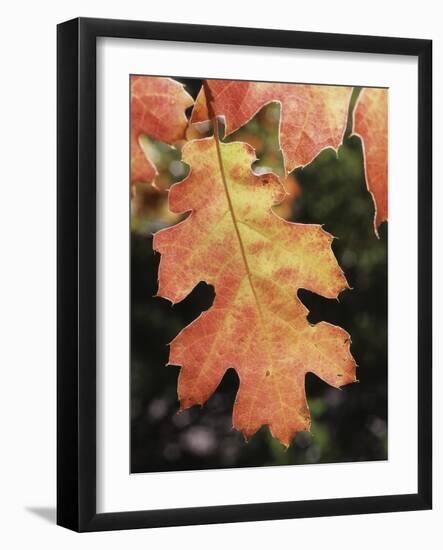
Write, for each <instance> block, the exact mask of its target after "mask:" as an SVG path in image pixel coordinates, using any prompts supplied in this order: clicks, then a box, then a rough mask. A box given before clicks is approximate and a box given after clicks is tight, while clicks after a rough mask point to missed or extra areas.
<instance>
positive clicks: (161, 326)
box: [131, 80, 388, 472]
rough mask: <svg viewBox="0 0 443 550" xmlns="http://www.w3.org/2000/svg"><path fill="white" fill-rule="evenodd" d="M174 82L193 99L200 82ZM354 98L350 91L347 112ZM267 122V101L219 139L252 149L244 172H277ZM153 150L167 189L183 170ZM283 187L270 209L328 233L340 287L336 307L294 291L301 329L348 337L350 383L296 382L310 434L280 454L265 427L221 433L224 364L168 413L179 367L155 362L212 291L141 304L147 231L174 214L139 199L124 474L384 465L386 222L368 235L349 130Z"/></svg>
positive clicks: (225, 406)
mask: <svg viewBox="0 0 443 550" xmlns="http://www.w3.org/2000/svg"><path fill="white" fill-rule="evenodd" d="M182 82H183V83H184V84H185V85H186V86H187V88H188V90H189V91H190V93H192V94H193V95H194V97H195V96H196V94H197V92H198V90H199V89H200V85H201V81H198V80H182ZM357 94H358V90H357V91H356V92H355V93H354V96H353V101H352V103H351V109H352V104H353V102H354V101H355V99H356V96H357ZM278 120H279V106H278V105H277V104H271V105H269V106H266V107H265V108H264V109H262V110H261V111H260V112H259V113H257V115H256V116H255V117H254V118H253V119H252V120H251V121H250V122H249V123H248V124H247V125H246V126H245V127H243V128H241V129H240V130H238V132H236V133H235V134H233V135H232V136H230V137H229V140H230V141H231V140H245V141H247V142H248V143H251V144H252V145H253V146H254V147H255V148H256V151H257V156H258V159H259V160H258V161H257V163H255V164H254V167H253V168H254V170H256V171H260V170H261V171H268V170H270V169H272V170H274V171H276V172H277V173H280V174H281V168H282V157H281V152H280V150H279V149H278ZM205 131H209V129H208V128H207V129H206V130H205ZM202 135H206V134H204V133H203V134H202ZM153 146H154V147H156V144H155V143H154V145H153ZM158 150H159V151H160V154H163V155H164V156H163V158H162V159H160V165H161V163H162V162H163V166H164V169H162V170H163V172H165V171H168V170H169V171H170V172H171V170H172V172H171V174H172V175H171V174H170V176H168V178H169V183H168V182H167V178H166V179H165V181H166V183H165V184H164V185H165V189H167V187H168V185H170V184H171V183H173V182H174V181H177V180H179V179H182V177H183V174H184V173H185V172H184V171H183V170H186V169H187V168H184V169H183V170H182V169H181V168H180V167H179V164H182V163H180V162H179V151H176V152H173V153H172V156H171V151H166V150H163V153H162V152H161V151H162V150H161V147H159V149H158ZM174 163H175V164H174ZM177 163H178V164H177ZM183 166H184V165H183ZM279 171H280V172H279ZM289 183H290V185H291V186H293V188H291V190H290V191H291V194H290V195H289V196H288V200H287V203H286V204H284V205H282V207H277V208H276V210H277V211H278V213H279V214H280V215H282V216H284V217H286V218H287V219H290V220H291V221H295V222H302V223H316V224H322V225H323V226H324V229H325V230H326V231H328V232H330V233H331V234H332V235H334V236H335V237H336V239H335V240H334V242H333V250H334V253H335V255H336V256H337V259H338V262H339V264H340V266H341V267H342V269H343V270H344V272H345V274H346V277H347V279H348V282H349V284H350V286H351V287H352V290H349V291H345V292H344V293H342V294H341V295H340V298H339V300H328V299H326V298H323V297H321V296H318V295H316V294H313V293H311V292H308V291H306V290H299V292H298V296H299V298H300V299H301V300H302V301H303V302H304V304H305V305H306V306H307V307H308V309H309V311H310V313H309V317H308V318H309V320H310V321H311V322H313V323H316V322H319V321H322V320H324V321H329V322H331V323H334V324H336V325H339V326H341V327H343V328H344V329H346V330H347V331H348V332H349V333H350V334H351V337H352V346H351V350H352V353H353V355H354V357H355V359H356V361H357V364H358V365H359V369H358V378H359V383H358V384H352V385H349V386H345V387H344V388H342V390H336V389H334V388H331V387H329V386H328V385H327V384H325V383H324V382H322V381H321V380H320V379H318V378H317V377H316V376H314V375H308V376H307V378H306V392H307V396H308V402H309V408H310V411H311V416H312V429H311V433H299V434H297V437H296V438H295V440H294V442H293V444H292V445H291V446H290V448H289V449H288V450H287V451H286V450H285V449H284V448H283V446H282V445H281V444H280V443H278V441H276V440H275V439H274V438H272V437H271V435H270V433H269V430H268V428H267V427H262V428H261V429H260V430H259V432H258V433H257V434H256V435H254V436H253V437H252V438H251V440H250V441H249V442H248V443H245V440H244V438H243V436H242V435H241V434H240V433H238V432H237V431H235V430H234V429H233V428H232V421H231V415H232V407H233V404H234V400H235V395H236V392H237V389H238V377H237V374H236V373H235V371H234V370H232V369H230V370H229V371H228V372H227V373H226V375H225V377H224V378H223V380H222V382H221V384H220V386H219V388H218V389H217V391H216V392H215V393H214V395H213V396H212V397H211V398H210V399H209V401H208V402H207V403H206V404H205V406H204V407H201V408H200V407H192V408H191V409H188V410H186V411H184V412H182V413H177V409H178V402H177V390H176V387H177V376H178V372H179V368H178V367H173V366H170V367H166V366H165V365H166V363H167V361H168V353H169V351H168V343H169V342H170V341H171V340H172V339H173V338H174V337H175V336H176V335H177V334H178V332H179V331H180V330H181V329H182V328H184V327H185V326H186V325H187V324H189V323H190V322H191V321H192V320H193V319H195V318H196V317H197V316H198V315H199V314H200V313H201V312H202V311H203V310H206V309H208V308H209V307H210V306H211V303H212V301H213V298H214V290H213V289H212V288H211V287H209V286H208V285H206V284H204V283H200V284H199V285H198V286H197V287H196V288H195V289H194V291H193V292H192V294H191V295H190V296H188V297H187V298H186V299H185V300H183V302H181V303H179V304H176V305H175V306H174V307H172V306H171V305H170V303H169V302H167V301H166V300H163V299H161V298H154V297H153V296H154V295H155V294H156V291H157V269H158V263H159V256H158V254H154V252H153V251H152V237H151V233H152V232H153V231H155V230H157V229H158V228H159V227H163V226H165V225H167V224H170V223H174V222H175V221H177V219H174V220H171V219H168V218H167V215H166V216H165V214H164V210H162V213H161V214H160V213H159V209H158V207H155V208H153V207H152V200H151V199H149V197H148V198H147V199H146V201H147V205H145V208H144V209H139V210H138V211H137V213H134V209H133V220H132V231H131V471H132V472H149V471H167V470H186V469H204V468H220V467H223V468H226V467H241V466H272V465H286V464H307V463H322V462H346V461H362V460H383V459H386V458H387V452H388V451H387V242H388V235H387V224H383V225H382V226H381V228H380V231H379V233H380V238H377V237H376V235H375V233H374V227H373V219H374V205H373V202H372V198H371V195H370V194H369V193H368V191H367V188H366V184H365V179H364V173H363V165H362V151H361V143H360V140H359V138H357V137H353V136H351V135H350V125H348V128H347V131H346V135H345V139H344V142H343V145H342V146H341V147H340V149H339V151H338V154H337V153H336V152H335V151H333V150H331V149H327V150H324V151H323V152H322V153H321V154H320V155H319V156H318V157H317V158H316V159H315V160H314V161H313V162H312V163H311V164H310V165H309V166H307V167H305V168H304V169H299V170H296V171H295V172H294V173H293V174H291V178H290V179H289ZM162 196H163V195H162ZM165 196H166V197H167V193H165ZM156 197H157V199H158V198H159V196H157V195H156ZM150 200H151V203H150V202H149V201H150ZM161 200H162V201H164V200H165V198H164V197H163V198H162V199H161ZM160 202H161V201H160ZM162 204H163V203H162ZM279 208H280V211H279V210H278V209H279Z"/></svg>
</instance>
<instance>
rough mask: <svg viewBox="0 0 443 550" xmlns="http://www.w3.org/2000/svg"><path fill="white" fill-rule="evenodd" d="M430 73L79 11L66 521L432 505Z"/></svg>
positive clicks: (64, 393)
mask: <svg viewBox="0 0 443 550" xmlns="http://www.w3.org/2000/svg"><path fill="white" fill-rule="evenodd" d="M431 66H432V43H431V41H428V40H416V39H404V38H385V37H369V36H351V35H334V34H320V33H305V32H295V31H283V30H264V29H252V28H249V29H246V28H225V27H216V26H214V27H209V26H199V25H181V24H170V23H148V22H137V21H113V20H101V19H76V20H72V21H68V22H66V23H62V24H60V25H59V27H58V508H57V509H58V512H57V517H58V520H57V521H58V524H59V525H62V526H64V527H68V528H70V529H74V530H77V531H96V530H110V529H129V528H142V527H158V526H173V525H186V524H207V523H220V522H235V521H251V520H265V519H283V518H297V517H311V516H325V515H343V514H361V513H373V512H391V511H392V512H393V511H405V510H419V509H429V508H430V507H431V505H432V497H431V495H432V442H431V434H432V424H431V422H432V418H431V410H432V384H431V341H432V318H431V305H432V301H431V238H432V235H431V226H432V224H431V177H432V174H431V164H432V163H431V160H432V159H431V150H432V148H431V136H432V131H431V130H432V128H431V103H432V86H431V75H432V70H431ZM388 233H389V235H388Z"/></svg>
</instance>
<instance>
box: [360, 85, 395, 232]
mask: <svg viewBox="0 0 443 550" xmlns="http://www.w3.org/2000/svg"><path fill="white" fill-rule="evenodd" d="M353 134H354V135H357V136H359V137H360V139H361V142H362V148H363V159H364V169H365V178H366V185H367V187H368V190H369V192H370V193H371V195H372V198H373V200H374V205H375V217H374V228H375V233H376V234H377V236H378V227H379V226H380V224H381V223H382V222H384V221H386V220H387V219H388V90H386V89H381V88H363V89H362V91H361V92H360V95H359V97H358V99H357V101H356V104H355V108H354V130H353Z"/></svg>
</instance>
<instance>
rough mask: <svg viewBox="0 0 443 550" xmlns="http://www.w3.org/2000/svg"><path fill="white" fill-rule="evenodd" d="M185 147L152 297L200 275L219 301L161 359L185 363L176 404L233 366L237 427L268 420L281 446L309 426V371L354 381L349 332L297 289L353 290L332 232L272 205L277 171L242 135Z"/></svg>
mask: <svg viewBox="0 0 443 550" xmlns="http://www.w3.org/2000/svg"><path fill="white" fill-rule="evenodd" d="M182 156H183V161H184V162H186V163H187V164H188V165H189V166H190V173H189V175H188V176H187V177H186V178H185V179H184V180H183V181H181V182H179V183H176V184H174V185H173V186H172V187H171V189H170V192H169V208H170V210H171V211H172V212H175V213H185V212H188V213H189V215H188V217H187V218H186V219H185V220H184V221H182V222H180V223H178V224H177V225H175V226H173V227H169V228H167V229H163V230H161V231H159V232H157V233H156V234H155V235H154V241H153V247H154V250H156V251H158V252H160V253H161V260H160V266H159V289H158V295H159V296H162V297H164V298H167V299H168V300H170V301H171V302H172V303H173V304H175V303H177V302H180V301H181V300H183V299H184V298H185V297H186V296H187V295H188V294H189V293H190V292H191V291H192V289H193V288H194V287H195V286H196V285H197V284H198V283H199V282H200V281H206V283H207V284H209V285H213V287H214V289H215V299H214V303H213V305H212V307H211V308H210V309H209V310H208V311H205V312H204V313H202V314H201V315H200V316H199V317H198V318H197V319H196V320H195V321H193V322H192V323H191V324H190V325H188V326H187V327H186V328H184V329H183V330H182V331H181V332H180V333H179V334H178V335H177V336H176V338H175V339H174V340H173V341H172V343H171V344H170V356H169V364H173V365H179V366H181V369H180V375H179V380H178V397H179V399H180V406H181V408H182V409H184V408H187V407H190V406H192V405H195V404H203V403H205V402H206V401H207V399H208V398H209V397H210V396H211V394H212V393H213V392H214V391H215V389H216V388H217V386H218V384H219V383H220V381H221V379H222V377H223V375H224V374H225V372H226V370H227V369H229V368H234V369H235V370H236V371H237V373H238V376H239V378H240V388H239V391H238V394H237V397H236V401H235V405H234V410H233V425H234V427H235V428H236V429H238V430H240V431H241V432H243V434H244V435H245V437H246V438H249V437H251V436H252V435H253V434H254V433H255V432H256V431H257V430H258V429H259V428H260V427H261V426H262V425H268V426H269V428H270V430H271V433H272V434H273V436H274V437H275V438H277V439H278V440H279V441H280V442H281V443H282V444H283V445H285V446H289V444H290V443H291V441H292V440H293V438H294V436H295V434H296V433H297V432H299V431H307V430H310V414H309V409H308V404H307V400H306V395H305V375H306V373H308V372H313V373H315V374H316V375H317V376H319V377H320V378H321V379H323V380H324V381H325V382H327V383H328V384H330V385H331V386H334V387H336V388H338V387H340V386H343V385H345V384H348V383H350V382H354V381H355V380H356V378H355V374H356V364H355V361H354V359H353V357H352V355H351V352H350V337H349V334H348V333H347V332H346V331H345V330H343V329H342V328H339V327H337V326H334V325H332V324H329V323H326V322H320V323H318V324H315V325H311V324H310V323H309V322H308V321H307V318H306V317H307V314H308V310H307V308H306V307H305V306H304V305H303V304H302V302H301V301H300V300H299V299H298V297H297V294H296V292H297V290H298V289H299V288H305V289H308V290H310V291H312V292H316V293H318V294H320V295H322V296H325V297H327V298H337V296H338V294H339V293H340V292H341V291H343V290H344V289H347V288H349V287H348V285H347V282H346V279H345V276H344V274H343V272H342V271H341V269H340V267H339V266H338V263H337V261H336V259H335V256H334V254H333V252H332V249H331V242H332V240H333V237H332V236H331V235H330V234H328V233H326V232H325V231H324V230H323V229H322V227H321V226H319V225H306V224H298V223H290V222H287V221H285V220H283V219H282V218H280V217H279V216H277V214H275V213H274V212H273V210H272V207H273V205H277V204H279V203H280V202H281V201H282V200H283V198H284V196H285V192H284V189H283V186H282V185H281V183H280V182H279V180H278V178H277V176H275V175H273V174H264V175H261V176H258V175H256V174H254V173H253V171H252V169H251V165H252V163H253V162H254V161H255V160H256V156H255V153H254V150H253V149H252V147H251V146H250V145H248V144H246V143H241V142H233V143H221V142H220V141H219V140H218V138H216V137H210V138H206V139H201V140H194V141H191V142H188V143H187V144H186V145H185V146H184V148H183V150H182Z"/></svg>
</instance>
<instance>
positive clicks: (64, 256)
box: [57, 18, 432, 531]
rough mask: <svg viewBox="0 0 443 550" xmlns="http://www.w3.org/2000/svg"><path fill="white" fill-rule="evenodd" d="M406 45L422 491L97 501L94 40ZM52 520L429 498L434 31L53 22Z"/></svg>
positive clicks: (411, 505) (262, 511)
mask: <svg viewBox="0 0 443 550" xmlns="http://www.w3.org/2000/svg"><path fill="white" fill-rule="evenodd" d="M98 37H115V38H135V39H153V40H166V41H182V42H195V43H211V44H230V45H248V46H267V47H280V48H302V49H305V50H306V49H307V50H327V51H336V52H359V53H378V54H399V55H408V56H415V57H417V59H418V175H417V177H418V358H417V365H418V491H417V493H416V494H399V495H391V496H375V497H358V498H339V499H326V500H309V501H295V502H274V503H260V504H240V505H229V506H210V507H199V508H181V509H167V510H140V511H135V512H132V511H131V512H118V513H97V511H96V476H97V471H96V387H97V381H96V352H97V348H96V253H97V244H96V238H95V235H96V39H97V38H98ZM57 48H58V61H57V70H58V77H57V88H58V95H57V98H58V99H57V120H58V122H57V140H58V146H57V181H58V190H57V195H58V199H57V232H58V240H57V272H58V273H57V316H58V322H57V364H58V367H57V379H58V380H57V425H58V426H57V454H58V460H57V523H58V524H59V525H61V526H64V527H67V528H69V529H73V530H75V531H104V530H113V529H132V528H147V527H161V526H175V525H192V524H209V523H223V522H239V521H255V520H272V519H285V518H303V517H320V516H331V515H346V514H368V513H374V512H394V511H410V510H425V509H430V508H431V507H432V365H431V361H432V352H431V350H432V346H431V344H432V271H431V266H432V208H431V200H432V168H431V167H432V41H430V40H421V39H420V40H418V39H406V38H388V37H374V36H353V35H344V34H323V33H314V32H296V31H286V30H264V29H255V28H235V27H234V28H231V27H229V28H228V27H219V26H201V25H189V24H175V23H157V22H156V23H153V22H141V21H122V20H107V19H85V18H79V19H74V20H71V21H67V22H64V23H61V24H60V25H58V29H57Z"/></svg>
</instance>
